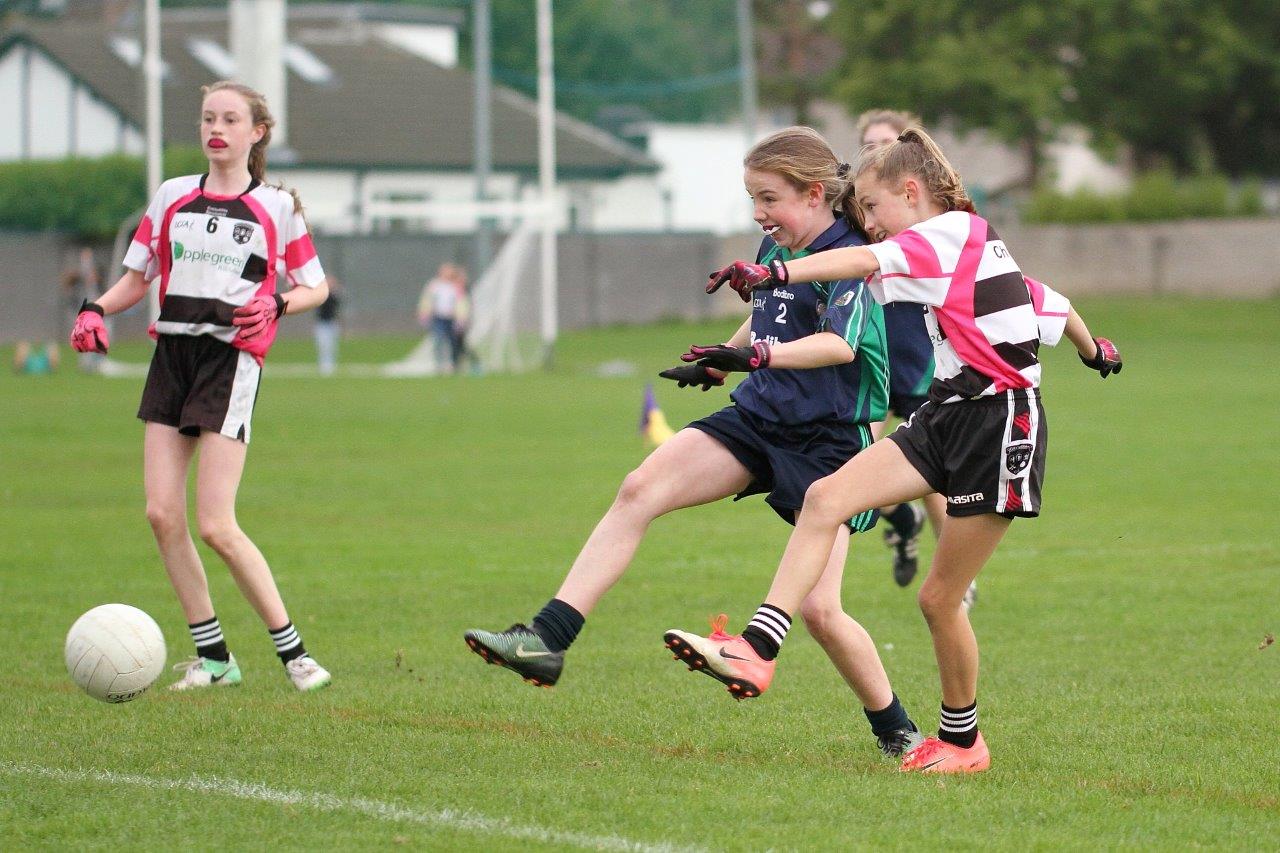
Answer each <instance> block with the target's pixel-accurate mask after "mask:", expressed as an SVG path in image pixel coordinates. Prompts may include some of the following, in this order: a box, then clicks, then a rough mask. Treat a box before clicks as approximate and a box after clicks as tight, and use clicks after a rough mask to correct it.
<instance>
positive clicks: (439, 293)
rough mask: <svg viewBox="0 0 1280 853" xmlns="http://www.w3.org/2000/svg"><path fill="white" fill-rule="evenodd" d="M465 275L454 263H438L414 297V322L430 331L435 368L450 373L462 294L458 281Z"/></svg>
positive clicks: (463, 279) (452, 364) (463, 278)
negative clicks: (415, 305) (429, 277)
mask: <svg viewBox="0 0 1280 853" xmlns="http://www.w3.org/2000/svg"><path fill="white" fill-rule="evenodd" d="M465 276H466V273H465V272H463V270H462V268H461V267H459V266H458V265H457V264H450V263H444V264H441V265H440V267H439V269H437V270H436V275H435V278H433V279H431V280H430V281H429V282H427V284H426V286H425V287H423V288H422V297H421V298H420V299H419V300H418V323H419V324H420V325H422V326H424V327H426V328H427V329H428V330H429V331H430V333H431V338H432V342H433V353H434V355H435V363H436V369H437V370H438V371H439V372H441V373H452V372H453V368H454V354H453V350H454V321H455V320H456V318H457V316H458V302H459V300H460V298H461V296H462V285H460V284H459V282H460V281H465Z"/></svg>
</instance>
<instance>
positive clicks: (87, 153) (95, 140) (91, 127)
mask: <svg viewBox="0 0 1280 853" xmlns="http://www.w3.org/2000/svg"><path fill="white" fill-rule="evenodd" d="M75 103H76V148H75V154H76V155H78V156H80V157H99V156H101V155H103V154H110V153H113V152H115V151H118V150H119V145H120V116H119V115H117V114H116V112H115V111H114V110H112V109H110V108H109V107H107V105H106V104H104V103H102V101H99V100H98V99H97V98H95V97H94V96H93V94H92V93H91V92H90V91H89V90H88V89H85V88H84V87H83V86H81V87H77V89H76V100H75Z"/></svg>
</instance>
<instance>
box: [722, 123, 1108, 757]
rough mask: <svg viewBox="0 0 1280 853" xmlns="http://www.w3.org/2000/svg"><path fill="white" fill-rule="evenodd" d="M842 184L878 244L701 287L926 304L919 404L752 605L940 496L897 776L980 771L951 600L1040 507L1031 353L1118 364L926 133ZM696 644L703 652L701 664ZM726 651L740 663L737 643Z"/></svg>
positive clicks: (777, 604) (862, 456) (836, 492)
mask: <svg viewBox="0 0 1280 853" xmlns="http://www.w3.org/2000/svg"><path fill="white" fill-rule="evenodd" d="M855 184H856V193H857V196H856V197H857V200H858V203H859V206H860V208H861V210H862V212H863V213H864V217H865V226H866V230H867V232H868V233H869V234H871V235H872V236H873V237H874V238H877V239H878V242H876V243H873V244H871V245H867V246H855V247H849V248H844V249H833V250H831V251H828V252H822V253H820V254H816V255H811V256H809V257H806V258H799V259H796V260H793V261H787V262H786V263H781V262H777V263H773V264H771V265H770V266H768V267H763V266H759V265H756V264H747V263H744V262H741V261H739V262H737V263H735V264H733V265H731V266H729V267H726V268H725V269H724V270H722V271H721V272H720V273H718V274H717V275H715V276H714V277H713V278H712V280H711V282H710V284H709V285H708V291H711V290H715V289H716V288H717V287H719V286H720V285H721V284H724V283H728V284H729V285H730V286H731V287H733V289H734V290H736V291H738V292H739V294H741V295H742V296H743V298H744V299H747V298H750V296H751V292H752V291H753V290H757V289H761V288H772V287H775V286H779V285H787V284H791V285H795V284H798V283H800V282H812V281H830V280H832V279H843V278H859V277H866V278H867V281H868V285H869V287H870V289H871V291H872V293H873V294H874V296H875V298H876V299H877V300H878V301H881V302H895V301H904V302H916V303H920V304H923V305H925V306H926V309H927V314H926V322H927V325H928V329H929V334H930V337H931V338H932V339H933V342H934V360H935V364H936V367H935V373H934V381H933V384H932V386H931V387H930V389H929V399H928V401H927V402H926V403H925V404H924V405H923V406H921V407H920V409H919V410H917V411H916V413H915V414H914V415H913V416H912V417H911V419H910V420H909V421H907V423H905V424H903V425H902V426H900V427H899V428H898V429H897V430H896V431H894V432H893V433H892V434H890V435H889V436H887V437H886V438H885V439H882V440H881V441H878V442H876V443H875V444H873V445H872V446H871V447H870V448H869V449H867V450H865V451H863V452H862V453H859V454H858V455H857V456H856V457H854V458H853V459H851V460H850V461H849V462H848V463H846V464H845V465H844V466H843V467H842V468H841V469H840V470H839V471H837V472H836V473H834V474H832V475H830V476H828V477H825V478H823V479H821V480H819V481H817V482H815V483H814V484H813V485H812V486H810V487H809V490H808V492H807V493H806V494H805V500H804V508H803V509H802V510H801V513H800V517H799V520H798V522H797V525H796V529H795V532H794V533H793V534H792V536H791V540H790V541H789V542H788V543H787V549H786V552H785V554H784V555H783V558H782V563H781V565H780V566H779V567H778V571H777V574H776V575H775V576H774V580H773V585H772V587H771V588H770V590H769V595H768V597H767V598H766V599H765V603H764V607H762V611H763V612H764V614H766V615H767V614H769V613H770V612H772V611H777V610H781V611H783V612H785V613H788V614H790V613H792V612H794V610H795V608H796V607H797V606H798V605H799V604H800V602H801V601H803V600H804V597H805V596H806V595H807V594H808V593H809V590H810V589H812V588H813V586H814V584H815V583H816V582H817V580H818V577H819V576H820V575H821V572H822V566H823V560H824V558H825V556H826V554H827V553H829V552H830V550H831V543H832V541H833V539H834V537H835V535H836V532H837V530H838V529H839V526H840V524H841V523H842V522H843V520H844V519H846V518H849V517H851V516H853V515H856V514H857V513H859V512H863V511H865V510H868V509H871V508H873V507H878V506H883V505H885V504H890V503H897V502H901V501H909V500H913V499H916V498H919V497H923V496H924V495H926V494H928V493H929V492H935V491H936V492H938V493H940V494H942V495H944V496H945V497H946V499H947V517H946V519H945V521H944V523H943V526H942V530H941V533H940V535H939V538H938V548H937V551H936V553H935V554H934V559H933V565H932V566H931V567H930V570H929V574H928V576H927V577H926V578H925V581H924V583H923V584H922V585H921V588H920V593H919V601H920V609H921V610H922V611H923V613H924V616H925V620H926V621H927V622H928V625H929V630H930V632H931V633H932V635H933V644H934V650H935V653H936V655H937V659H938V670H939V675H940V677H941V680H942V715H941V723H940V725H939V731H938V737H936V738H932V737H931V738H926V739H925V741H924V742H923V743H922V744H921V745H920V746H918V747H916V748H915V749H913V750H912V751H911V752H909V753H907V754H906V755H905V756H904V757H903V763H902V769H903V770H915V771H924V772H930V773H947V772H975V771H980V770H985V769H986V768H987V767H988V766H989V764H990V754H989V752H988V750H987V746H986V743H985V742H984V741H983V738H982V735H981V734H980V733H979V731H978V710H977V707H978V706H977V689H978V687H977V683H978V645H977V640H976V639H975V638H974V634H973V629H972V628H971V626H970V624H969V619H968V615H967V613H966V612H965V610H964V608H963V607H962V606H961V602H962V599H963V597H964V593H965V590H966V589H967V588H968V587H969V584H970V582H971V581H973V579H974V578H975V577H977V574H978V572H979V571H980V570H981V569H982V567H983V565H984V564H985V563H986V562H987V560H988V558H989V557H990V556H991V555H992V553H994V551H995V549H996V546H997V545H998V544H999V542H1000V540H1001V539H1002V538H1003V537H1004V534H1005V532H1006V531H1007V530H1008V529H1009V523H1010V521H1011V520H1012V519H1013V518H1015V517H1018V516H1022V517H1034V516H1036V515H1038V514H1039V511H1040V490H1041V483H1042V479H1043V475H1044V460H1045V445H1046V440H1047V437H1048V429H1047V424H1046V421H1045V417H1044V409H1043V407H1042V406H1041V403H1040V391H1039V385H1040V361H1039V358H1038V351H1039V347H1040V345H1041V344H1050V345H1052V344H1055V343H1057V342H1058V340H1059V339H1060V338H1061V337H1062V335H1063V334H1065V335H1066V336H1067V338H1068V339H1070V341H1071V342H1072V343H1073V344H1075V346H1076V349H1077V350H1078V351H1079V353H1080V359H1081V360H1082V361H1083V362H1084V363H1085V364H1086V365H1087V366H1088V367H1090V368H1092V369H1094V370H1097V371H1098V372H1099V373H1100V374H1101V375H1102V377H1104V378H1105V377H1106V376H1107V375H1108V374H1110V373H1119V372H1120V369H1121V361H1120V355H1119V353H1118V352H1117V351H1116V348H1115V346H1114V345H1113V344H1112V343H1111V342H1110V341H1108V340H1106V339H1105V338H1094V337H1093V336H1092V335H1091V334H1090V333H1089V330H1088V328H1087V327H1086V326H1085V324H1084V321H1083V320H1081V319H1080V316H1079V315H1078V314H1077V313H1076V312H1075V310H1074V309H1073V308H1072V307H1071V305H1070V303H1068V301H1067V300H1066V299H1065V298H1064V297H1062V296H1061V295H1059V294H1057V293H1055V292H1054V291H1053V290H1051V289H1050V288H1048V287H1046V286H1044V285H1043V284H1040V283H1039V282H1036V281H1034V280H1031V279H1024V277H1023V275H1022V272H1021V271H1020V270H1019V268H1018V266H1017V264H1016V263H1015V262H1014V260H1013V257H1012V256H1011V255H1010V254H1009V250H1008V249H1007V248H1006V247H1005V245H1004V242H1003V241H1002V240H1001V239H1000V237H999V236H998V235H997V234H996V233H995V229H993V228H992V227H991V225H990V224H989V223H988V222H987V221H986V220H984V219H983V218H982V217H980V216H978V215H977V213H976V212H975V211H974V208H973V203H972V202H971V201H970V200H969V197H968V195H967V194H966V193H965V190H964V186H963V184H962V183H961V181H960V177H959V175H957V174H956V172H955V170H954V169H953V168H952V167H951V165H950V163H948V162H947V159H946V157H945V156H944V155H943V154H942V152H941V151H940V150H939V149H938V147H937V145H936V144H935V143H934V142H933V140H932V139H930V138H929V136H928V135H927V134H925V133H924V131H922V130H920V129H919V128H908V129H907V130H906V131H904V132H903V133H902V134H901V135H900V136H899V137H898V139H897V141H895V142H892V143H890V144H888V145H884V146H881V147H879V148H876V149H873V150H867V151H865V152H864V156H863V158H862V161H861V162H860V164H859V168H858V172H857V176H856V180H855ZM758 615H759V614H758ZM756 621H757V620H753V621H752V624H751V625H749V626H748V627H747V629H746V630H745V631H744V632H743V639H745V640H747V641H748V643H749V644H750V645H751V648H752V649H757V643H759V644H761V645H762V646H763V647H764V648H763V651H764V652H765V655H764V656H763V657H768V656H769V653H772V652H776V649H777V647H778V645H780V644H781V642H782V641H783V639H784V638H785V636H784V635H779V633H778V631H777V629H776V626H773V627H771V623H769V622H768V620H765V619H762V620H760V627H759V628H756V627H755V626H756ZM753 631H754V635H753ZM705 642H706V643H707V646H708V648H707V649H705V650H704V653H708V652H709V653H712V654H714V653H715V650H714V649H712V648H710V646H711V645H712V644H711V643H710V641H705ZM759 650H760V649H757V651H759ZM735 651H737V652H739V653H741V652H742V644H739V645H738V646H737V647H736V648H735ZM771 663H772V662H771Z"/></svg>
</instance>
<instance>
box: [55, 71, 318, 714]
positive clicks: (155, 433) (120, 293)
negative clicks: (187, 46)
mask: <svg viewBox="0 0 1280 853" xmlns="http://www.w3.org/2000/svg"><path fill="white" fill-rule="evenodd" d="M203 92H204V99H203V102H202V104H201V119H200V142H201V145H202V147H203V149H204V152H205V155H206V156H207V157H208V159H209V171H208V172H207V173H206V174H204V175H189V176H187V177H182V178H174V179H172V180H169V181H165V182H164V184H162V185H161V187H160V190H159V192H157V193H156V196H155V198H154V199H152V201H151V204H150V206H149V207H148V208H147V212H146V215H145V216H143V218H142V222H141V223H140V224H139V225H138V229H137V231H136V233H135V234H134V237H133V243H132V245H130V247H129V251H128V254H126V255H125V259H124V265H125V267H126V272H125V274H124V275H123V276H122V277H121V278H120V280H119V281H118V282H116V284H115V285H114V286H113V287H112V288H111V289H110V290H108V291H107V292H106V293H104V294H103V295H102V296H101V297H99V299H98V301H97V302H96V303H95V302H86V303H85V304H84V305H83V306H82V308H81V310H80V314H79V316H78V317H77V318H76V326H75V329H74V330H73V331H72V333H71V345H72V346H73V347H75V348H76V349H77V350H79V351H80V352H88V351H91V350H96V351H98V352H102V353H105V352H106V351H107V347H108V343H109V342H108V339H107V330H106V328H105V326H104V325H103V322H102V318H103V316H104V315H107V314H114V313H116V312H119V311H124V310H125V309H127V308H130V307H131V306H133V305H135V304H136V303H137V302H139V301H140V300H141V299H142V298H143V297H144V296H145V295H146V293H147V290H148V288H149V286H150V284H151V282H152V281H154V280H156V279H159V284H158V287H159V298H160V316H159V318H158V319H157V320H156V322H155V323H154V324H153V325H152V327H151V329H150V330H149V331H150V332H151V335H152V337H154V338H155V339H156V348H155V354H154V356H153V357H152V360H151V368H150V370H149V371H148V373H147V382H146V385H145V387H144V389H143V392H142V404H141V406H140V407H139V410H138V417H139V418H140V419H141V420H142V421H144V422H145V424H146V426H145V437H144V439H143V442H144V443H143V457H144V475H143V477H144V483H145V490H146V496H147V519H148V520H149V521H150V522H151V528H152V531H153V532H154V533H155V537H156V543H157V545H158V546H159V549H160V556H161V559H162V560H163V562H164V566H165V570H166V571H167V572H168V574H169V580H170V582H171V583H172V584H173V588H174V591H175V592H176V593H177V595H178V601H179V602H180V603H181V605H182V609H183V611H184V613H185V614H186V617H187V622H188V624H189V626H190V629H191V638H192V640H193V641H194V643H195V647H196V657H195V659H194V660H191V661H188V662H186V663H184V664H180V665H179V667H178V668H179V669H181V670H182V673H183V674H182V677H181V678H180V679H179V680H178V681H177V682H175V683H174V684H173V685H172V687H173V689H176V690H187V689H191V688H195V687H208V686H211V685H233V684H238V683H240V680H241V674H240V667H239V665H238V664H237V663H236V660H235V658H234V657H233V656H232V655H231V654H230V652H229V651H228V650H227V643H226V640H225V638H224V637H223V635H222V628H221V627H220V625H219V623H218V618H217V616H216V615H215V613H214V610H213V602H212V600H211V599H210V597H209V584H208V580H207V578H206V576H205V572H204V566H203V565H202V564H201V562H200V557H199V555H198V554H197V553H196V549H195V545H194V544H193V542H192V539H191V532H190V530H189V529H188V526H187V498H186V482H187V474H188V471H189V469H190V468H191V464H192V460H193V459H194V458H196V456H197V451H198V452H199V453H198V456H199V462H198V463H197V464H196V519H197V524H198V525H199V529H200V536H201V538H202V539H203V540H204V541H205V542H206V543H208V545H209V546H210V547H211V548H213V549H214V551H216V552H217V553H218V556H220V557H222V559H223V560H224V561H225V562H226V564H227V566H228V567H229V568H230V569H231V573H232V575H233V576H234V577H235V580H236V585H237V586H238V587H239V588H240V590H241V591H242V592H243V593H244V595H245V597H246V598H247V599H248V600H249V603H250V604H252V605H253V607H254V609H255V610H256V611H257V612H258V615H259V616H260V617H261V618H262V621H263V622H264V623H266V627H267V630H268V632H269V634H270V635H271V639H272V641H273V642H274V644H275V647H276V653H277V654H278V655H279V656H280V660H281V661H282V662H283V663H284V666H285V672H286V674H287V675H288V677H289V679H290V680H291V681H292V682H293V684H294V686H295V687H297V688H298V689H299V690H312V689H314V688H317V687H322V686H324V685H325V684H328V683H329V673H328V672H326V671H325V669H324V668H323V667H321V666H320V665H319V664H318V663H316V661H315V660H314V659H313V658H312V657H311V656H310V655H308V654H307V651H306V647H305V646H304V645H303V644H302V638H301V637H300V636H299V635H298V631H297V629H296V628H294V626H293V623H292V622H291V621H290V620H289V616H288V613H287V612H286V610H285V607H284V601H283V600H282V599H281V597H280V593H279V591H278V590H277V589H276V584H275V580H274V578H273V577H272V575H271V569H270V567H269V566H268V565H267V562H266V560H265V559H264V558H263V556H262V552H261V551H259V550H258V548H257V546H256V545H254V544H253V542H252V541H251V540H250V539H249V537H248V536H246V535H245V533H244V531H242V530H241V529H240V526H239V524H238V523H237V522H236V513H235V497H236V491H237V489H238V488H239V485H240V477H241V474H242V473H243V471H244V462H245V455H246V452H247V449H248V448H247V445H248V443H249V435H250V419H251V416H252V414H253V407H254V403H255V401H256V399H257V395H258V383H259V379H260V378H261V372H262V362H263V360H264V359H265V357H266V355H267V351H268V350H269V349H270V348H271V344H272V342H273V341H274V340H275V336H276V329H277V325H278V321H279V320H280V318H281V317H283V316H284V315H285V314H297V313H300V312H302V311H307V310H309V309H311V308H314V307H316V306H317V305H319V304H320V303H322V302H324V300H325V298H326V297H327V296H328V292H329V289H328V286H327V284H326V283H325V277H324V271H323V270H322V269H321V268H320V262H319V260H318V259H317V258H316V252H315V248H314V247H313V246H312V244H311V237H310V235H309V234H308V233H307V225H306V221H305V220H304V219H303V217H302V208H301V204H300V203H299V202H298V200H297V197H296V196H294V195H293V194H292V193H291V192H289V191H288V190H285V189H283V188H281V187H276V186H268V185H267V184H265V183H263V181H264V178H265V174H264V173H265V171H266V150H267V146H268V145H269V144H270V142H271V127H272V125H273V124H274V123H275V122H274V120H273V119H272V118H271V114H270V112H269V111H268V110H267V104H266V101H265V99H264V98H263V97H262V95H260V94H258V93H257V92H255V91H254V90H252V89H250V88H249V87H247V86H243V85H240V84H238V83H228V82H221V83H215V84H213V85H212V86H206V87H205V88H204V90H203ZM286 281H287V282H288V283H289V284H290V285H291V286H292V287H291V289H289V290H288V291H287V292H281V290H280V288H279V285H281V284H284V283H285V282H286Z"/></svg>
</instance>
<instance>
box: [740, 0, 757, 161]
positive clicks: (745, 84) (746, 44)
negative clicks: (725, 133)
mask: <svg viewBox="0 0 1280 853" xmlns="http://www.w3.org/2000/svg"><path fill="white" fill-rule="evenodd" d="M738 70H739V74H740V75H741V76H742V132H743V134H744V135H745V136H746V138H747V140H746V141H747V148H750V147H751V146H752V145H754V144H755V142H756V122H757V121H758V119H757V117H756V113H757V112H758V110H757V102H758V95H757V92H756V89H757V84H756V35H755V24H754V21H753V19H752V15H751V0H738Z"/></svg>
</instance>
